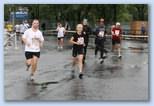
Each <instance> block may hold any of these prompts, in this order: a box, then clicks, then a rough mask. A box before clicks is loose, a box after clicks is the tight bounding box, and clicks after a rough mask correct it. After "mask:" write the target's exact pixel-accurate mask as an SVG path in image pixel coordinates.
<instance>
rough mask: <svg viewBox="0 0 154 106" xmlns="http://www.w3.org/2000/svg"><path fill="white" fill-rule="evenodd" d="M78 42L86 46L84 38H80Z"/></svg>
mask: <svg viewBox="0 0 154 106" xmlns="http://www.w3.org/2000/svg"><path fill="white" fill-rule="evenodd" d="M77 42H78V43H79V44H81V45H82V44H84V38H83V37H80V38H78V41H77Z"/></svg>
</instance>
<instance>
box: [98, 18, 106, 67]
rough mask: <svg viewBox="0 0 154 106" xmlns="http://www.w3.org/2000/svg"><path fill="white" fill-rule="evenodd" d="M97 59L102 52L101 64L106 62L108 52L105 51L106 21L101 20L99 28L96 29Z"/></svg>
mask: <svg viewBox="0 0 154 106" xmlns="http://www.w3.org/2000/svg"><path fill="white" fill-rule="evenodd" d="M95 35H96V38H95V45H96V48H95V57H97V52H98V51H100V58H99V59H100V64H102V63H103V62H104V59H105V58H106V53H107V51H106V50H105V49H104V42H105V39H106V29H105V25H104V19H103V18H100V20H99V26H98V27H97V28H96V31H95Z"/></svg>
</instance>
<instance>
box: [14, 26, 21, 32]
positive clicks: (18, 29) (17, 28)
mask: <svg viewBox="0 0 154 106" xmlns="http://www.w3.org/2000/svg"><path fill="white" fill-rule="evenodd" d="M15 30H16V32H20V25H18V24H17V25H15Z"/></svg>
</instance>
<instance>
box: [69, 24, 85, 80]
mask: <svg viewBox="0 0 154 106" xmlns="http://www.w3.org/2000/svg"><path fill="white" fill-rule="evenodd" d="M82 31H83V25H82V24H78V25H77V26H76V33H75V34H74V35H73V36H72V37H71V39H70V43H72V44H73V51H72V56H73V67H74V66H75V65H76V63H77V64H78V67H79V78H80V79H82V77H83V63H82V62H83V54H84V35H83V33H82Z"/></svg>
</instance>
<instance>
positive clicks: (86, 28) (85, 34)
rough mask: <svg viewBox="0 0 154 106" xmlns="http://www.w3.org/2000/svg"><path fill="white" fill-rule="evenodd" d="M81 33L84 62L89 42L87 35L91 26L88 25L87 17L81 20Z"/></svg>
mask: <svg viewBox="0 0 154 106" xmlns="http://www.w3.org/2000/svg"><path fill="white" fill-rule="evenodd" d="M83 34H84V43H85V46H84V57H83V64H84V63H85V59H86V54H87V47H88V43H89V35H90V34H91V28H90V27H89V26H88V22H87V19H84V20H83Z"/></svg>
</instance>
